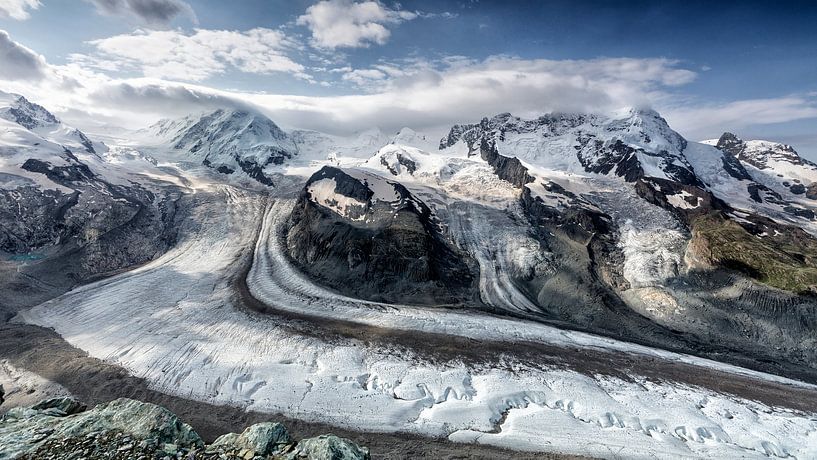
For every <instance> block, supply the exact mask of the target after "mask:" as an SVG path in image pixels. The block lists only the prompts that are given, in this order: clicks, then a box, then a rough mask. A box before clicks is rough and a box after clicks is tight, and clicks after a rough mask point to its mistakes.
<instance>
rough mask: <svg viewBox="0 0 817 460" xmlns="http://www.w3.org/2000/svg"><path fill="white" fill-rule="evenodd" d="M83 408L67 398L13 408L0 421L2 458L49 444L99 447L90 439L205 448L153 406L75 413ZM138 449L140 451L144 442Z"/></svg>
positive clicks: (123, 403)
mask: <svg viewBox="0 0 817 460" xmlns="http://www.w3.org/2000/svg"><path fill="white" fill-rule="evenodd" d="M81 409H84V406H83V405H82V404H80V403H78V402H77V401H76V400H73V399H70V398H55V399H50V400H46V401H42V402H40V403H38V404H36V405H35V406H32V407H30V408H22V407H17V408H13V409H11V410H10V411H8V412H7V413H6V415H5V416H3V418H2V419H0V458H17V457H19V456H21V455H24V454H26V453H32V452H35V451H37V449H39V448H40V447H42V446H43V445H44V444H46V443H48V442H53V443H60V442H62V441H61V440H66V442H69V443H76V442H78V441H76V440H79V439H85V440H87V441H88V442H91V443H92V444H94V445H97V444H99V443H98V442H97V441H94V440H97V439H100V437H102V438H106V439H107V438H111V437H112V436H113V437H119V438H121V439H120V441H118V442H119V443H120V444H130V445H132V444H133V439H138V440H142V441H143V442H144V448H150V446H155V445H163V446H164V448H165V449H166V450H167V449H168V448H169V447H171V446H176V447H177V448H178V450H181V449H182V448H191V447H199V446H202V445H203V442H202V441H201V438H199V435H198V434H196V432H195V431H193V429H192V428H191V427H190V426H189V425H187V424H186V423H183V422H181V421H180V420H179V419H178V417H176V415H175V414H173V413H172V412H170V411H169V410H167V409H165V408H163V407H159V406H156V405H154V404H149V403H143V402H139V401H134V400H132V399H117V400H114V401H111V402H109V403H107V404H102V405H99V406H97V407H95V408H93V409H91V410H88V411H85V412H78V411H80V410H81ZM69 414H73V415H69ZM117 433H118V434H117ZM113 434H116V435H113ZM71 440H73V441H71ZM139 446H140V448H142V446H143V444H142V443H139ZM171 450H172V449H171ZM174 453H175V452H174Z"/></svg>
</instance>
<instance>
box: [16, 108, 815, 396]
mask: <svg viewBox="0 0 817 460" xmlns="http://www.w3.org/2000/svg"><path fill="white" fill-rule="evenodd" d="M97 137H99V138H98V139H97ZM222 196H223V197H225V198H223V199H222V198H219V197H222ZM282 203H283V204H282ZM815 209H817V165H815V164H814V163H812V162H810V161H808V160H806V159H804V158H802V157H800V156H799V155H798V153H797V152H796V151H795V149H794V148H793V147H791V146H789V145H785V144H780V143H775V142H770V141H763V140H749V141H744V140H742V139H740V138H739V137H737V136H736V135H734V134H731V133H729V132H725V133H724V134H723V135H722V136H721V137H720V138H719V139H714V140H706V141H703V142H694V141H691V140H688V139H685V138H684V137H683V136H682V135H681V134H679V133H677V132H676V131H674V130H673V129H672V128H671V127H670V126H669V124H668V123H667V121H666V120H665V119H664V118H662V117H661V115H660V114H658V113H657V112H655V111H653V110H646V109H632V108H628V109H623V110H621V111H618V112H616V113H614V114H608V115H601V114H580V113H552V114H547V115H543V116H541V117H538V118H534V119H523V118H519V117H516V116H513V115H511V114H508V113H504V114H498V115H494V116H491V117H486V118H483V119H482V120H480V121H479V122H477V123H464V124H457V125H454V126H452V127H451V128H450V129H449V130H448V133H447V134H446V135H445V136H443V137H442V139H440V140H439V141H437V140H436V139H432V138H430V137H429V136H426V135H424V134H422V133H418V132H416V131H414V130H412V129H410V128H404V129H402V130H400V131H399V132H397V133H395V134H393V135H386V134H384V133H382V132H380V131H378V130H373V131H368V132H364V133H359V134H358V135H354V136H349V137H340V136H335V135H329V134H324V133H318V132H314V131H304V130H284V129H282V128H281V127H279V126H278V125H277V124H276V123H275V122H274V121H272V120H270V119H269V118H268V117H266V116H265V115H263V114H261V113H258V112H255V111H253V110H249V109H246V110H233V109H226V108H224V109H219V110H215V111H212V112H208V113H202V114H191V115H189V116H187V117H184V118H181V119H176V120H162V121H160V122H158V123H156V124H154V125H152V126H150V127H147V128H145V129H143V130H140V131H138V132H136V133H124V134H121V135H116V136H113V135H110V134H105V135H100V136H94V135H86V134H85V133H83V132H82V131H79V130H77V129H74V128H72V127H70V126H67V125H66V124H64V123H63V122H61V121H60V120H59V119H58V118H57V117H56V116H54V115H53V114H51V113H50V112H49V111H48V110H46V109H45V108H43V107H41V106H39V105H37V104H35V103H32V102H30V101H29V100H27V99H26V98H25V97H22V96H18V95H13V94H7V93H2V94H0V255H2V259H3V261H2V263H1V264H0V271H2V272H3V277H2V278H3V281H2V282H0V305H2V306H3V311H2V312H0V313H3V316H4V317H6V318H11V317H12V316H14V315H15V314H18V313H20V314H21V315H22V317H23V318H32V319H30V321H32V322H35V323H37V324H50V323H49V321H51V320H48V319H43V318H48V317H49V316H48V315H45V314H43V315H44V316H37V315H38V314H39V313H36V312H41V311H44V310H42V309H44V308H46V307H48V306H49V305H53V302H59V301H60V299H62V297H58V296H60V295H62V294H64V293H67V294H66V295H67V296H72V295H73V296H79V295H82V292H83V290H85V289H88V290H90V291H89V292H98V293H99V294H94V295H92V296H89V297H87V299H89V300H88V302H95V301H97V300H99V299H101V298H103V297H104V295H103V294H104V293H105V292H108V291H106V289H109V290H110V292H112V293H117V292H119V291H117V290H118V289H121V288H122V287H121V286H126V285H127V283H128V282H129V281H128V280H129V279H136V278H135V277H140V276H149V275H150V272H152V271H155V270H158V268H157V267H166V268H167V269H172V273H173V276H174V277H178V280H177V278H169V279H173V280H177V281H173V283H177V282H178V283H192V284H191V285H194V286H198V285H199V284H202V283H204V284H206V281H202V280H207V279H209V278H207V277H208V276H216V274H219V273H222V272H223V273H225V274H224V275H223V276H224V278H223V279H222V278H219V279H220V281H218V282H214V283H215V284H213V286H214V287H212V291H210V292H211V294H208V295H210V296H211V297H212V298H216V299H217V298H221V297H219V296H220V295H221V294H219V292H221V291H220V290H221V289H223V290H225V292H227V291H229V292H231V293H233V294H230V296H236V297H235V298H238V299H243V300H241V302H244V304H246V306H249V307H250V308H251V309H253V310H257V311H260V312H262V313H263V312H267V310H268V309H267V308H266V307H264V305H263V304H264V302H265V301H264V298H265V297H264V296H265V295H266V296H267V298H276V297H277V298H278V299H287V300H281V305H279V306H278V307H277V308H279V309H280V311H279V312H278V313H276V314H279V315H284V316H285V317H286V318H295V319H298V320H301V319H303V318H306V317H310V316H315V315H317V316H320V315H321V314H322V313H320V312H321V311H323V310H320V308H326V309H327V310H326V311H328V312H332V314H333V315H338V317H337V318H335V319H332V320H331V321H330V319H328V318H329V317H328V316H327V317H326V318H324V319H323V320H322V324H323V323H328V324H330V325H333V326H334V327H338V328H340V329H341V330H346V328H348V327H350V326H348V324H349V323H354V322H355V321H358V320H360V321H363V320H364V319H365V320H369V319H371V321H375V319H372V318H379V316H374V315H380V314H382V312H392V311H393V312H398V313H396V314H398V315H400V314H404V315H407V316H405V318H404V320H405V321H406V324H413V323H411V321H415V316H412V315H421V316H417V317H422V318H426V320H423V321H431V320H429V319H427V318H431V317H433V316H434V315H441V316H440V318H447V317H448V316H446V315H452V314H453V315H459V314H463V315H468V317H473V318H500V319H503V320H504V319H508V318H509V319H513V320H518V321H523V322H525V323H524V324H528V323H529V322H532V323H534V324H543V325H548V326H555V327H557V328H560V329H563V330H570V331H579V332H581V333H589V334H593V335H597V336H600V337H605V338H607V339H610V340H618V341H623V342H626V343H631V344H636V345H638V346H647V347H652V348H655V349H660V350H668V351H670V352H676V353H686V354H691V355H696V356H700V357H704V358H709V359H711V360H715V361H719V362H725V363H729V364H733V365H738V366H742V367H745V368H749V369H754V370H757V371H762V372H767V373H770V374H775V375H780V376H784V377H787V378H793V379H799V380H802V381H805V382H809V383H812V384H815V383H817V346H815V345H817V337H815V334H814V331H815V330H817V215H816V214H815ZM231 216H232V217H231ZM236 216H239V217H236ZM242 218H243V219H245V220H244V221H241V220H240V219H242ZM225 219H226V220H225ZM231 219H232V220H231ZM235 219H239V220H238V222H243V223H241V224H236V223H234V221H235ZM228 221H229V222H233V223H230V224H229V225H228V223H224V222H228ZM242 232H246V234H247V235H252V238H253V239H252V240H249V239H248V238H250V237H249V236H246V235H244V233H242ZM191 235H205V236H206V235H210V236H207V238H212V239H211V240H207V239H197V238H199V236H196V238H193V236H191ZM232 235H235V237H234V238H232ZM242 235H244V236H242ZM201 238H204V237H201ZM218 238H226V239H223V240H220V239H218ZM216 241H219V243H218V244H216V243H215V242H216ZM231 245H232V246H231ZM233 246H235V247H233ZM231 248H232V249H231ZM174 251H177V252H178V254H181V255H174V254H176V252H174ZM179 251H180V252H179ZM196 251H198V252H196ZM230 251H234V252H230ZM193 253H195V254H198V255H197V256H196V257H197V258H196V259H195V266H193V265H190V264H188V263H187V262H185V263H184V264H183V265H182V264H181V262H179V260H185V259H184V257H186V256H185V254H193ZM231 254H232V255H231ZM191 257H192V256H191ZM222 259H223V260H222ZM241 260H247V261H248V262H241ZM211 263H212V264H216V265H217V263H218V264H223V265H218V267H221V268H217V267H216V265H213V266H212V267H210V266H209V265H208V264H211ZM140 267H144V268H140ZM264 267H266V268H264ZM219 270H221V271H219ZM226 273H229V275H227V274H226ZM219 276H222V275H219ZM104 280H110V283H111V286H112V287H111V288H106V287H105V283H106V282H107V281H104ZM140 282H141V281H140ZM89 283H90V284H89ZM120 283H124V284H121V286H120ZM116 286H120V287H116ZM139 286H140V289H141V290H139V291H138V292H139V293H140V294H138V295H143V294H141V293H142V292H143V290H144V286H143V285H139ZM174 289H175V288H174V287H162V288H160V289H159V291H157V294H156V297H155V299H161V298H163V297H164V296H167V297H168V298H170V297H173V292H172V291H173V290H174ZM191 289H193V288H191ZM196 289H197V288H196ZM95 290H97V291H95ZM127 292H130V291H127ZM134 292H136V291H134ZM190 292H194V291H190ZM196 292H197V291H196ZM265 293H267V294H265ZM270 293H271V294H270ZM111 295H113V294H111ZM117 295H119V294H117ZM128 295H134V296H136V295H137V294H135V293H133V292H131V294H128ZM189 295H190V294H188V296H189ZM225 295H226V294H225ZM100 296H102V297H100ZM113 298H114V299H119V298H120V297H113ZM225 298H226V297H225ZM230 298H231V299H232V298H233V297H230ZM50 299H56V300H51V303H49V302H47V301H49V300H50ZM82 299H83V300H82V301H83V302H84V301H85V300H84V299H86V297H82ZM152 299H153V298H152ZM186 299H187V297H185V298H184V299H181V298H180V299H178V300H176V301H174V302H171V304H172V306H171V307H169V308H171V309H174V308H175V309H177V310H179V311H182V310H184V309H186V308H190V306H189V305H188V304H187V303H186V302H188V300H186ZM327 299H334V300H332V301H328V300H327ZM115 301H116V302H118V300H115ZM156 301H159V300H156ZM231 301H232V300H231ZM43 302H46V303H43ZM220 302H227V301H226V300H222V301H220ZM327 302H329V303H327ZM37 305H40V306H38V307H36V308H35V309H34V310H31V311H32V312H35V313H25V311H26V309H28V308H29V307H34V306H37ZM220 305H221V304H220ZM327 305H328V306H327ZM351 308H354V309H361V310H360V311H362V313H356V315H357V316H356V317H345V316H342V315H344V314H346V313H344V312H345V311H347V310H345V309H351ZM168 311H169V310H168ZM174 311H175V310H174ZM284 311H286V312H288V313H286V314H284V313H282V312H284ZM355 311H357V310H355ZM378 312H379V313H378ZM399 312H406V313H399ZM407 312H412V313H407ZM416 312H420V313H416ZM166 314H169V313H167V312H166V311H165V310H162V313H155V314H153V316H151V318H160V317H163V315H166ZM27 315H29V316H27ZM422 315H432V316H422ZM92 316H93V317H94V318H97V316H96V314H94V315H92ZM19 317H20V316H19V315H18V318H19ZM102 317H104V315H102V314H101V313H100V315H99V318H102ZM36 318H39V319H36ZM377 321H380V320H377ZM383 321H387V320H383ZM389 321H390V320H389ZM387 323H388V321H387ZM367 324H369V323H367ZM424 324H425V323H424ZM428 324H431V323H430V322H429V323H428ZM65 327H67V328H69V329H70V327H73V326H65ZM368 327H369V328H370V330H368V331H369V332H370V333H371V334H374V335H375V336H378V337H380V336H381V335H382V334H383V332H382V331H380V329H378V328H382V327H384V325H383V323H382V322H377V323H376V326H374V325H372V324H369V326H368ZM56 328H57V330H58V332H59V331H61V329H60V328H59V326H57V327H56ZM445 331H448V329H445ZM61 333H62V332H61ZM435 333H438V332H435ZM66 334H67V332H66ZM180 334H181V333H180ZM77 340H78V342H77V343H83V342H82V340H84V339H82V338H80V339H77ZM128 350H130V348H129V349H128ZM105 353H110V352H109V351H105ZM123 353H124V354H123V355H121V356H126V355H127V354H128V353H130V351H123ZM191 353H192V352H191ZM106 356H114V355H111V354H108V355H106ZM117 356H119V355H117ZM115 359H119V358H115ZM140 359H141V358H140ZM138 362H141V361H138ZM289 363H291V362H286V363H284V364H289ZM151 369H153V368H151ZM146 372H147V374H145V375H152V374H151V372H153V370H150V371H146ZM179 378H181V377H179ZM247 378H250V377H247ZM363 381H365V379H364V380H363ZM208 382H209V381H208ZM218 384H220V381H219V383H218ZM368 384H371V382H369V383H368ZM207 385H211V383H207ZM264 385H266V381H265V383H264ZM264 385H261V386H264ZM310 385H311V384H310ZM207 388H209V387H207ZM236 388H237V387H236ZM258 388H261V387H258ZM258 388H256V390H258ZM310 388H311V386H310ZM256 390H253V391H256ZM191 392H192V390H191ZM253 401H255V399H253Z"/></svg>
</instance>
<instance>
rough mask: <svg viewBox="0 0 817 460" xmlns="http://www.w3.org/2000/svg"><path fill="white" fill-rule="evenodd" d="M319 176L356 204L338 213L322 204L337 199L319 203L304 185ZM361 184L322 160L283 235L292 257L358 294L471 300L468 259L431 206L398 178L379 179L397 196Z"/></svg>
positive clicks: (392, 299)
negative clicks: (379, 195)
mask: <svg viewBox="0 0 817 460" xmlns="http://www.w3.org/2000/svg"><path fill="white" fill-rule="evenodd" d="M321 180H332V181H334V193H335V194H337V195H339V198H340V197H348V198H351V199H354V200H355V201H356V202H357V203H360V206H355V207H354V208H353V209H348V210H346V214H345V215H340V214H339V213H338V212H336V210H334V209H333V208H330V207H327V206H336V205H337V202H336V201H332V202H329V203H319V202H318V201H319V200H317V199H316V197H313V196H311V194H310V192H309V190H310V186H311V185H312V184H314V183H316V182H318V181H321ZM372 180H374V179H372ZM380 180H383V179H380ZM365 182H366V181H365V180H359V179H357V178H355V177H352V176H350V175H348V174H346V173H345V172H343V171H342V170H340V169H337V168H332V167H328V166H327V167H324V168H323V169H321V170H320V171H318V172H317V173H315V174H314V175H313V176H312V177H311V178H310V179H309V180H308V181H307V183H306V185H305V187H304V190H303V192H302V193H301V196H300V198H299V199H298V202H297V203H296V205H295V209H294V210H293V212H292V216H291V217H290V225H289V231H288V233H287V247H288V251H289V255H290V256H291V257H292V259H293V260H294V261H295V263H296V264H297V265H298V266H300V267H301V269H303V270H304V271H305V272H307V273H308V274H310V275H311V276H312V277H313V278H315V279H316V280H318V281H319V282H321V283H323V284H325V285H327V286H329V287H331V288H333V289H336V290H338V291H340V292H342V293H344V294H348V295H354V296H356V297H359V298H364V299H369V300H375V301H382V302H387V303H416V304H430V305H439V304H456V303H460V302H462V301H464V300H466V299H472V298H473V297H474V296H475V292H474V291H473V290H472V287H473V283H474V282H475V277H474V275H473V268H472V264H473V262H471V261H470V259H468V257H467V256H465V255H463V254H462V253H461V252H460V251H458V250H457V249H455V248H454V247H452V246H451V245H450V243H448V241H447V240H446V238H445V237H444V235H443V234H442V233H441V229H440V227H439V223H438V222H437V221H436V219H435V218H434V216H433V215H432V213H431V210H430V209H429V208H428V207H427V206H426V205H425V204H423V203H422V202H421V201H420V200H418V199H417V198H415V197H414V196H413V195H412V194H411V193H410V192H409V191H408V190H407V189H406V188H405V187H403V186H402V185H401V184H399V183H395V182H389V183H388V184H387V185H386V187H392V188H393V189H394V192H395V194H396V201H394V202H383V201H379V200H377V199H376V197H375V196H374V192H373V191H372V189H371V188H370V187H369V186H368V185H366V183H365ZM381 186H382V185H381Z"/></svg>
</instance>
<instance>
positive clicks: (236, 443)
mask: <svg viewBox="0 0 817 460" xmlns="http://www.w3.org/2000/svg"><path fill="white" fill-rule="evenodd" d="M290 442H291V438H290V437H289V432H287V429H286V428H285V427H284V425H281V424H280V423H276V422H263V423H256V424H255V425H250V426H248V427H247V428H246V429H245V430H244V431H243V432H242V433H241V434H237V433H227V434H224V435H221V436H219V437H218V438H216V440H215V441H213V443H212V444H210V446H209V450H216V451H217V450H222V451H242V452H254V453H255V454H256V455H271V454H273V453H275V452H278V451H279V450H280V448H281V447H282V446H284V445H286V444H289V443H290Z"/></svg>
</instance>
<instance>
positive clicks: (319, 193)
mask: <svg viewBox="0 0 817 460" xmlns="http://www.w3.org/2000/svg"><path fill="white" fill-rule="evenodd" d="M306 193H307V196H308V198H309V200H310V201H312V202H313V203H316V204H318V205H320V206H322V207H324V208H326V209H329V210H331V211H333V212H334V213H335V214H337V215H339V216H340V217H343V218H345V219H349V220H352V221H357V222H367V223H371V222H374V221H380V220H382V219H383V218H384V216H379V215H376V212H375V211H376V209H375V208H378V209H389V210H390V211H389V216H387V217H392V216H391V214H392V213H394V212H397V211H398V210H400V209H403V208H404V207H405V206H406V205H407V204H409V203H410V204H411V205H413V206H414V209H424V208H426V207H425V205H424V204H422V203H421V202H420V201H419V200H417V199H416V198H414V197H413V196H412V195H411V194H410V193H409V192H408V190H407V189H406V188H405V187H403V186H402V185H400V184H399V183H397V182H393V181H389V180H386V179H384V178H383V177H381V176H379V175H376V174H372V173H370V172H366V171H363V170H360V169H354V168H347V169H343V170H341V169H338V168H334V167H328V166H327V167H324V168H322V169H321V170H320V171H318V172H316V173H315V174H314V175H313V176H312V177H311V178H310V179H309V181H307V184H306Z"/></svg>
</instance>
